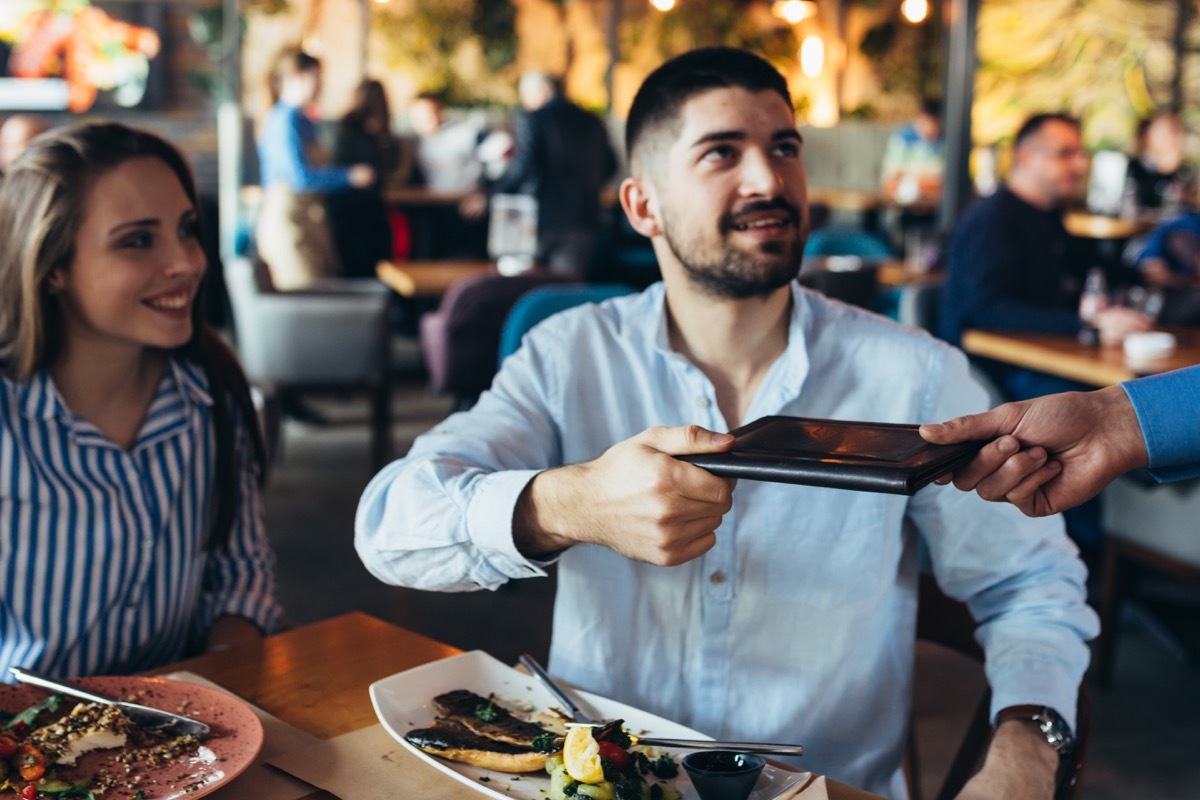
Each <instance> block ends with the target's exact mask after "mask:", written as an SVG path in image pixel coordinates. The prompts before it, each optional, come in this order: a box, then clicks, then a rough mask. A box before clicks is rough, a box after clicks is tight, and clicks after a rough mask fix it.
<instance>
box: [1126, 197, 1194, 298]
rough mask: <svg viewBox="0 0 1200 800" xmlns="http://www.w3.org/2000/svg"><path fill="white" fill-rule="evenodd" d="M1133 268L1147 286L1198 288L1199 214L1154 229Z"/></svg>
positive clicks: (1189, 213)
mask: <svg viewBox="0 0 1200 800" xmlns="http://www.w3.org/2000/svg"><path fill="white" fill-rule="evenodd" d="M1137 266H1138V269H1139V270H1141V273H1142V277H1143V278H1144V279H1145V281H1146V283H1148V284H1150V285H1151V286H1161V287H1170V288H1184V287H1187V288H1200V213H1197V212H1195V211H1189V212H1187V213H1186V214H1183V215H1181V216H1179V217H1176V218H1175V219H1173V220H1171V221H1170V222H1166V223H1164V224H1162V225H1159V226H1158V227H1157V228H1155V229H1154V231H1153V232H1151V234H1150V237H1149V239H1148V241H1147V242H1146V247H1145V249H1143V250H1142V253H1141V256H1140V257H1139V258H1138V263H1137ZM1198 321H1200V320H1198Z"/></svg>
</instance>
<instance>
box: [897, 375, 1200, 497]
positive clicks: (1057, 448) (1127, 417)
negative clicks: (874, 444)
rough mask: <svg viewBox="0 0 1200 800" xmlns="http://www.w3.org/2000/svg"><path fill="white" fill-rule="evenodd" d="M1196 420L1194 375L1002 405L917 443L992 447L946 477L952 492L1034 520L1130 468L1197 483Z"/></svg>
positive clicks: (1199, 427)
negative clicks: (981, 442)
mask: <svg viewBox="0 0 1200 800" xmlns="http://www.w3.org/2000/svg"><path fill="white" fill-rule="evenodd" d="M1198 410H1200V365H1198V366H1194V367H1188V368H1187V369H1181V370H1176V371H1174V372H1167V373H1164V374H1162V375H1155V376H1152V377H1149V378H1139V379H1138V380H1134V381H1129V382H1127V383H1123V384H1120V385H1118V386H1110V387H1108V388H1107V389H1100V390H1099V391H1094V392H1067V393H1063V394H1055V395H1048V396H1046V397H1040V398H1036V399H1033V400H1027V401H1024V402H1019V403H1006V404H1004V405H1002V406H999V407H997V408H994V409H992V410H991V411H986V412H984V413H982V414H970V415H967V416H964V417H958V418H955V419H952V420H950V421H948V422H944V423H940V424H935V425H923V426H922V427H921V435H922V436H924V437H925V438H926V439H927V440H928V441H930V442H935V443H937V444H953V443H955V442H965V441H970V440H972V439H990V440H992V441H991V442H990V443H989V444H987V445H986V446H985V447H984V448H983V449H982V450H980V451H979V454H978V455H977V456H976V457H975V458H974V459H973V460H972V461H971V462H970V463H969V464H968V465H967V466H966V467H964V468H962V469H960V470H958V471H957V472H955V473H954V475H953V476H952V477H953V481H954V485H955V486H957V487H958V488H959V489H962V490H963V491H972V490H974V491H976V492H978V493H979V496H980V497H982V498H984V499H985V500H996V501H1004V500H1006V501H1008V502H1010V503H1012V504H1013V505H1015V506H1017V507H1018V508H1020V509H1021V510H1022V511H1023V512H1025V514H1027V515H1029V516H1031V517H1041V516H1046V515H1049V514H1057V513H1059V512H1061V511H1064V510H1066V509H1068V508H1073V507H1074V506H1077V505H1079V504H1080V503H1083V502H1085V501H1087V500H1089V499H1091V498H1092V497H1095V496H1096V495H1097V494H1099V493H1100V491H1101V490H1102V489H1104V487H1105V486H1107V485H1108V484H1109V483H1111V482H1112V481H1113V480H1114V479H1115V478H1116V477H1117V476H1119V475H1122V474H1124V473H1126V472H1128V471H1129V470H1131V469H1137V468H1138V467H1149V470H1150V474H1151V475H1153V476H1154V477H1155V478H1156V479H1157V480H1159V481H1160V482H1162V481H1175V480H1184V479H1186V478H1197V477H1200V414H1197V411H1198ZM949 480H950V479H949V478H947V479H946V480H944V481H943V482H948V481H949Z"/></svg>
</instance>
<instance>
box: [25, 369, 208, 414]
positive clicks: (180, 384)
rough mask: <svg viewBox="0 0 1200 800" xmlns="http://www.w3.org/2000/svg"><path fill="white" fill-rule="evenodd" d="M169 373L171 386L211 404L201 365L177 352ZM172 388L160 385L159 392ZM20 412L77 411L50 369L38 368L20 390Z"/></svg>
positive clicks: (194, 400)
mask: <svg viewBox="0 0 1200 800" xmlns="http://www.w3.org/2000/svg"><path fill="white" fill-rule="evenodd" d="M166 376H170V380H171V386H172V387H173V388H174V389H175V391H176V392H177V393H178V394H179V395H180V396H181V397H183V399H184V401H185V402H187V403H188V404H189V405H192V406H211V405H212V402H213V401H212V394H211V393H210V392H209V391H208V388H207V386H206V381H205V380H204V378H203V376H202V374H201V372H200V370H199V368H198V367H197V366H196V365H194V364H192V363H191V362H183V361H179V360H177V359H176V358H175V357H174V356H172V357H170V358H168V359H167V370H166V373H165V374H164V377H166ZM164 391H169V390H168V389H166V388H165V387H163V386H161V385H160V387H159V391H158V394H159V395H161V394H162V393H163V392H164ZM18 397H19V403H20V408H21V414H22V415H23V416H24V417H26V418H27V419H51V418H53V417H61V418H64V419H66V418H74V416H75V415H74V414H72V413H71V411H70V410H69V409H68V408H67V406H66V403H64V402H63V399H62V395H61V394H59V392H58V387H57V386H55V385H54V379H53V378H51V377H50V371H49V370H47V369H42V370H39V371H38V372H36V373H35V374H34V375H33V376H32V377H31V378H30V379H29V380H27V381H25V382H24V384H23V385H22V386H21V387H20V389H19V390H18Z"/></svg>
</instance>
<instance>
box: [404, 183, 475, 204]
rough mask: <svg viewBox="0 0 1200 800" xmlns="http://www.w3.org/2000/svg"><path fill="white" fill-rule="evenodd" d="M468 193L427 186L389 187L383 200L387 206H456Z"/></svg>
mask: <svg viewBox="0 0 1200 800" xmlns="http://www.w3.org/2000/svg"><path fill="white" fill-rule="evenodd" d="M470 194H471V193H470V192H463V191H454V192H447V191H443V190H439V189H430V188H429V187H427V186H389V187H387V188H386V189H384V191H383V199H384V202H386V203H387V204H388V205H391V206H399V207H401V208H404V207H412V206H456V205H458V204H459V203H461V202H462V201H463V200H464V199H466V197H467V196H468V195H470Z"/></svg>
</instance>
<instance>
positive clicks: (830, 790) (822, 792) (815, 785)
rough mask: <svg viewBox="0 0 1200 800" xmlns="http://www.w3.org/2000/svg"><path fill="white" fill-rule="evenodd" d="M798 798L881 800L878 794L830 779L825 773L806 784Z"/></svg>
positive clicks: (798, 799)
mask: <svg viewBox="0 0 1200 800" xmlns="http://www.w3.org/2000/svg"><path fill="white" fill-rule="evenodd" d="M796 800H880V798H879V795H877V794H871V793H870V792H864V791H863V790H862V789H855V788H854V787H853V786H847V785H846V784H844V783H838V782H837V781H835V780H830V779H829V778H826V777H825V776H824V775H819V776H817V777H816V778H814V779H813V780H812V781H811V782H810V783H809V784H808V785H807V786H805V787H804V789H803V790H802V791H801V792H800V794H798V795H796Z"/></svg>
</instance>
